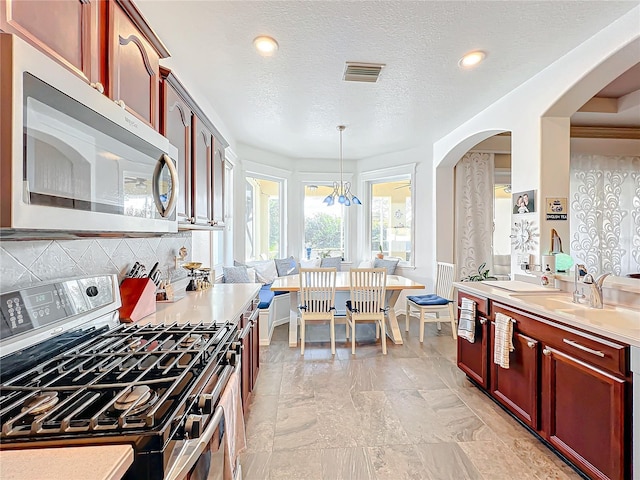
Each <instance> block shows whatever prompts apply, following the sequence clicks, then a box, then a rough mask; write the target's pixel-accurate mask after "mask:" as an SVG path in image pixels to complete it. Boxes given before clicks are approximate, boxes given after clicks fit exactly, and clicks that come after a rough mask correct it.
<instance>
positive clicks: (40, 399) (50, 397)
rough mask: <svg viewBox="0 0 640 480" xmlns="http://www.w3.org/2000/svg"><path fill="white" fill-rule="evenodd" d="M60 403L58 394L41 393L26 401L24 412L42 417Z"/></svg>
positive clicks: (23, 407)
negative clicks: (42, 414)
mask: <svg viewBox="0 0 640 480" xmlns="http://www.w3.org/2000/svg"><path fill="white" fill-rule="evenodd" d="M59 401H60V399H59V398H58V392H44V393H40V394H38V395H36V396H35V397H31V398H28V399H27V400H25V402H24V405H23V406H22V411H23V412H28V413H29V414H30V415H40V414H41V413H44V412H48V411H49V410H51V409H52V408H53V406H54V405H55V404H56V403H58V402H59Z"/></svg>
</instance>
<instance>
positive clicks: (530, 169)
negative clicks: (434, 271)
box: [433, 6, 640, 267]
mask: <svg viewBox="0 0 640 480" xmlns="http://www.w3.org/2000/svg"><path fill="white" fill-rule="evenodd" d="M639 16H640V6H639V7H636V8H635V9H633V10H632V11H630V12H629V13H628V14H627V15H625V16H624V17H622V18H620V19H619V20H617V21H616V22H614V23H612V24H611V25H609V26H608V27H607V28H605V29H603V30H602V31H600V32H599V33H598V34H596V35H595V36H593V37H592V38H590V39H589V40H587V41H586V42H584V43H583V44H582V45H580V46H578V47H577V48H576V49H574V50H573V51H571V52H569V53H568V54H567V55H565V56H564V57H563V58H561V59H559V60H558V61H557V62H555V63H554V64H552V65H551V66H549V67H548V68H547V69H545V70H543V71H542V72H540V73H539V74H537V75H536V76H534V77H533V78H531V79H530V80H528V81H527V82H525V83H524V84H522V85H521V86H520V87H518V88H516V89H515V90H513V91H512V92H510V93H509V94H508V95H506V96H505V97H503V98H502V99H500V100H498V101H497V102H495V103H494V104H492V105H491V106H490V107H488V108H487V109H485V110H484V111H483V112H481V113H480V114H478V115H476V116H475V117H473V118H471V119H470V120H468V121H467V122H465V123H464V124H462V125H461V126H460V127H458V128H456V129H455V130H454V131H452V132H451V133H449V134H448V135H446V136H445V137H443V138H442V139H440V140H438V141H437V142H436V143H435V144H434V153H433V158H434V168H435V169H436V172H437V181H436V182H435V185H434V188H435V191H436V205H435V209H436V229H437V234H436V248H435V252H434V254H435V255H436V256H437V257H438V258H442V257H443V256H446V255H449V254H450V249H451V247H450V246H451V244H452V243H453V241H454V237H453V222H452V221H450V220H449V219H452V218H453V207H452V205H453V199H454V192H453V188H452V184H451V183H450V182H449V181H448V179H447V178H446V172H447V171H450V170H452V169H453V166H454V165H455V163H456V162H457V161H458V160H459V158H460V157H461V156H462V155H463V154H464V153H466V152H467V151H468V150H469V149H470V148H471V147H473V146H474V145H475V144H476V143H478V142H479V141H480V140H483V139H484V138H487V137H489V136H491V135H493V134H495V133H497V132H500V131H511V132H512V179H511V181H512V189H513V191H515V192H517V191H524V190H530V189H534V190H541V188H542V184H541V177H542V174H543V167H542V165H543V162H545V161H547V162H551V161H553V162H559V161H561V162H564V163H565V164H566V165H562V167H561V170H562V172H561V174H562V175H566V181H565V180H562V182H564V183H563V184H562V188H565V187H566V190H567V191H568V183H569V182H568V162H569V158H568V155H569V148H568V135H567V141H566V142H561V143H562V144H561V145H559V146H558V147H557V148H554V142H557V140H558V135H559V134H558V132H559V130H561V129H562V128H566V127H567V126H568V123H569V122H568V120H567V121H565V120H563V119H564V118H566V119H568V117H570V115H571V114H572V113H574V112H575V111H576V110H577V109H578V108H579V107H580V106H582V105H583V104H584V103H585V102H586V101H587V100H588V99H589V98H591V97H592V96H593V95H594V94H595V93H597V92H598V91H599V90H600V89H602V88H603V87H604V86H606V85H607V83H609V82H610V81H611V80H613V79H615V78H616V77H618V76H619V75H621V74H622V73H623V72H625V71H626V70H628V69H629V68H630V67H632V66H633V65H635V64H636V63H637V62H638V61H639V60H640V58H638V52H639V51H640V29H639V28H638V18H639ZM543 117H555V118H556V119H558V120H556V121H550V122H546V123H547V125H544V127H543V122H542V118H543ZM549 124H551V126H550V127H549ZM543 132H545V133H547V135H546V138H545V135H543ZM543 152H544V155H543ZM565 170H566V171H565ZM547 173H548V172H545V175H547ZM547 176H548V175H547ZM556 181H557V182H560V179H559V178H556ZM565 184H566V185H565ZM545 188H546V189H547V190H549V188H553V189H558V188H559V186H558V185H553V186H551V187H547V186H545ZM542 194H544V192H542ZM537 200H538V204H540V198H538V199H537ZM535 215H536V219H537V222H536V223H537V225H538V226H542V228H543V230H542V231H541V232H540V233H541V235H542V238H545V231H546V229H547V227H546V226H545V224H544V221H543V220H542V219H543V218H544V217H543V212H542V213H541V212H538V213H536V214H535ZM539 251H540V246H538V247H537V252H535V253H539ZM512 265H513V264H512ZM513 266H514V267H515V265H513Z"/></svg>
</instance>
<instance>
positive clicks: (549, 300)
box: [511, 295, 589, 310]
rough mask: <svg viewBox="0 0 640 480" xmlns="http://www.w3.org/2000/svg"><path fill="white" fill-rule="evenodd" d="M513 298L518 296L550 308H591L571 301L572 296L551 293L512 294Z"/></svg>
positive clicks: (521, 299)
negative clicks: (547, 294)
mask: <svg viewBox="0 0 640 480" xmlns="http://www.w3.org/2000/svg"><path fill="white" fill-rule="evenodd" d="M511 298H516V299H518V300H520V301H522V302H524V303H528V304H533V305H537V306H540V307H544V308H547V309H549V310H559V309H565V308H589V307H588V306H587V305H582V304H580V305H578V304H576V303H573V302H572V301H571V297H566V296H564V295H550V296H544V297H543V296H538V295H511Z"/></svg>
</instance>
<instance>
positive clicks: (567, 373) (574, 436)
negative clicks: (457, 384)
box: [458, 292, 640, 480]
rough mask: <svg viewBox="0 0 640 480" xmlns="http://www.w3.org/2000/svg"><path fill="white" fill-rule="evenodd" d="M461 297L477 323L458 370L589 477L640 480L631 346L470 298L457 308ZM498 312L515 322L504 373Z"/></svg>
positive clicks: (464, 294)
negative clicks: (473, 308)
mask: <svg viewBox="0 0 640 480" xmlns="http://www.w3.org/2000/svg"><path fill="white" fill-rule="evenodd" d="M465 297H466V298H471V299H472V300H474V301H475V302H476V304H477V305H478V309H477V310H478V316H477V318H476V342H475V343H473V344H472V343H469V342H468V341H466V340H464V339H460V338H459V339H458V366H459V367H460V369H461V370H462V371H464V372H465V373H466V374H467V375H468V376H469V378H471V379H472V380H473V381H474V382H476V383H477V384H478V385H479V386H480V387H481V388H483V389H484V390H486V391H487V392H488V393H489V394H490V395H491V396H492V397H493V398H494V399H495V400H496V401H497V402H499V403H501V404H502V405H504V407H505V408H506V409H507V410H508V411H510V412H511V413H512V414H513V415H514V416H515V417H517V418H518V419H519V420H521V421H522V422H523V423H524V424H526V425H528V426H529V427H530V428H531V429H532V430H533V431H535V432H536V433H537V434H538V435H540V437H542V438H544V439H545V440H546V441H547V442H548V443H549V445H551V446H552V447H553V448H555V449H556V450H557V451H558V452H559V453H560V454H562V455H563V456H564V457H565V458H567V459H568V460H569V461H571V462H572V463H573V464H574V465H575V466H576V467H578V468H579V469H580V470H581V471H582V472H584V473H585V474H586V475H587V476H588V477H589V478H593V479H603V480H605V479H606V480H631V479H632V478H640V476H638V472H635V475H636V477H634V472H633V471H632V465H631V457H632V455H631V444H632V441H631V411H632V400H631V372H630V370H629V346H628V345H624V344H621V343H620V342H617V341H614V340H611V339H606V338H602V337H597V336H595V335H593V334H591V333H588V332H585V331H582V330H578V329H575V328H573V327H569V326H567V325H562V324H560V323H558V322H557V321H555V320H551V319H548V318H544V317H541V316H538V315H534V314H532V313H529V312H526V311H523V310H521V309H519V308H516V307H512V306H510V305H506V304H503V303H499V302H496V301H493V300H488V299H482V298H481V297H477V296H474V295H470V294H468V293H467V292H460V293H459V294H458V301H459V303H460V302H461V299H462V298H465ZM489 313H490V315H489ZM496 313H502V314H504V315H507V316H508V317H510V318H512V319H513V320H514V324H513V329H514V330H513V346H514V349H513V351H512V352H511V353H510V355H509V368H508V369H505V368H502V367H500V366H498V365H496V364H494V363H493V352H494V350H495V348H494V345H495V324H494V323H493V320H494V319H495V315H496ZM484 319H489V321H488V322H486V323H483V320H484Z"/></svg>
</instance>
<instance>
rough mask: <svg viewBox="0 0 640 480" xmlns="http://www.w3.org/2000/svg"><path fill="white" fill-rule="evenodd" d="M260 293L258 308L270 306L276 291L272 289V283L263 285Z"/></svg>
mask: <svg viewBox="0 0 640 480" xmlns="http://www.w3.org/2000/svg"><path fill="white" fill-rule="evenodd" d="M258 295H259V296H260V303H259V304H258V308H269V306H270V305H271V301H272V300H273V297H275V292H272V291H271V285H263V286H262V288H260V293H259V294H258Z"/></svg>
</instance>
